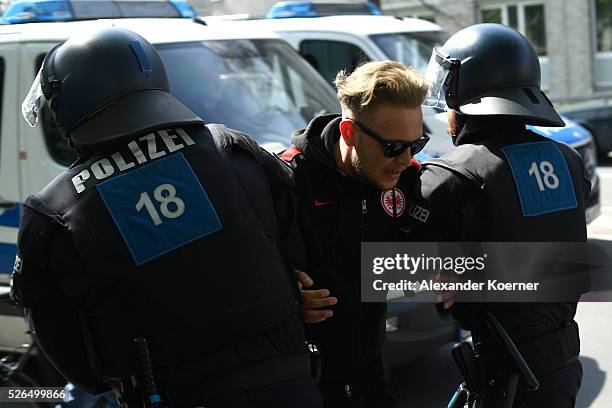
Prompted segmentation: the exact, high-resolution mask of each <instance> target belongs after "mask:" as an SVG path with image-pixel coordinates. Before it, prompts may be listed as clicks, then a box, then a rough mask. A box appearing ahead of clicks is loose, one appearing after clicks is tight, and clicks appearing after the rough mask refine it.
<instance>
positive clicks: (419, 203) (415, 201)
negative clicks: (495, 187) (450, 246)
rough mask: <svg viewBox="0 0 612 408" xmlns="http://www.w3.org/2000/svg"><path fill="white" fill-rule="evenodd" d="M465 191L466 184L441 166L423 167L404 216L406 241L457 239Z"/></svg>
mask: <svg viewBox="0 0 612 408" xmlns="http://www.w3.org/2000/svg"><path fill="white" fill-rule="evenodd" d="M466 192H467V189H466V187H465V182H464V181H463V180H461V179H460V178H459V176H457V175H455V174H453V173H451V172H450V171H448V170H446V169H444V168H441V167H437V166H425V167H423V169H422V171H421V174H420V177H419V179H418V180H417V181H416V183H415V185H414V188H413V190H412V194H411V196H410V198H409V200H408V207H407V209H406V212H405V213H404V216H403V222H404V224H405V225H406V228H405V230H406V231H408V233H409V240H410V241H419V242H429V241H432V242H433V241H453V240H458V239H457V237H456V235H457V233H458V230H459V229H460V228H461V226H460V225H459V221H460V218H461V206H462V205H463V204H464V203H465V199H466V197H465V194H466Z"/></svg>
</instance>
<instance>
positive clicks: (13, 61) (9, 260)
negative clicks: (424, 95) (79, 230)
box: [0, 18, 339, 356]
mask: <svg viewBox="0 0 612 408" xmlns="http://www.w3.org/2000/svg"><path fill="white" fill-rule="evenodd" d="M109 26H116V27H124V28H127V29H129V30H132V31H134V32H137V33H139V34H140V35H142V36H143V37H145V38H146V39H147V40H149V41H150V42H151V43H153V44H154V45H155V46H156V47H157V48H158V50H159V52H160V54H161V56H162V59H163V60H164V63H165V66H166V70H167V72H168V76H169V82H170V87H171V89H172V91H173V92H174V94H175V95H176V96H177V97H178V98H179V99H180V100H181V101H182V102H183V103H185V104H186V105H187V106H189V107H190V108H191V109H192V110H193V111H194V112H196V113H197V114H198V115H199V116H201V117H202V118H203V119H204V120H205V121H208V122H220V123H225V124H227V125H228V126H230V127H232V128H234V129H238V130H241V131H244V132H246V133H248V134H251V135H253V136H254V137H256V138H257V141H258V142H259V143H260V144H261V145H262V146H264V147H266V148H268V149H269V150H274V151H277V150H281V149H284V148H286V147H287V145H288V144H289V143H290V142H289V139H290V135H291V133H292V132H293V131H294V130H295V129H299V128H303V127H305V126H306V124H307V123H308V122H309V121H310V120H311V119H312V118H313V117H314V116H316V115H317V114H320V113H322V112H335V111H337V110H338V107H339V106H338V102H337V100H336V97H335V95H334V93H333V91H332V90H331V89H330V88H329V87H328V86H327V84H326V83H325V81H324V80H323V79H322V78H321V77H320V75H319V74H318V73H317V72H316V71H315V70H313V69H312V68H311V67H310V66H309V65H308V64H307V63H306V62H305V61H304V60H303V59H302V58H301V57H300V56H299V55H298V54H297V53H296V52H295V51H294V50H293V49H292V48H291V46H289V44H287V43H286V42H285V41H283V40H282V39H280V38H279V36H278V35H277V34H275V33H274V32H271V31H268V30H265V29H259V28H256V27H254V28H253V29H251V30H248V31H244V30H243V31H236V30H235V29H234V27H226V26H219V27H207V26H205V25H203V24H202V23H200V22H195V21H192V20H189V19H183V18H174V19H170V18H161V19H144V18H139V19H115V20H111V19H108V20H91V21H74V22H53V23H45V22H42V23H30V24H12V25H4V26H0V293H2V292H6V291H7V290H8V283H9V278H10V273H11V272H12V270H13V263H14V260H15V254H16V249H17V247H16V243H17V234H18V228H19V219H20V213H21V210H22V204H21V203H22V202H23V201H24V200H25V199H26V197H28V196H29V195H30V194H33V193H35V192H37V191H40V190H41V189H42V188H43V187H44V186H45V185H46V184H48V183H49V182H50V181H51V180H52V179H53V178H54V177H55V176H57V175H58V174H59V173H60V172H61V171H63V170H65V169H66V167H67V166H69V165H70V164H71V163H72V162H73V161H74V159H75V157H74V155H73V153H72V151H70V150H69V149H68V148H67V146H66V143H65V141H64V140H63V139H62V138H61V136H60V135H59V133H58V132H57V129H56V128H55V125H53V123H52V121H51V116H50V113H49V111H48V110H47V109H43V111H41V123H40V124H41V125H42V126H37V127H36V128H31V127H30V126H28V124H27V123H26V122H25V120H23V118H22V117H21V102H22V101H23V99H24V98H25V96H26V95H27V92H28V90H29V88H30V85H31V83H32V81H33V79H34V77H35V75H36V73H37V71H38V69H39V67H40V65H41V63H42V60H43V58H44V56H45V54H46V53H47V52H48V51H49V50H50V49H51V48H52V47H53V46H54V45H56V44H58V43H60V42H63V41H65V40H66V39H67V38H69V37H70V36H71V35H74V34H75V33H78V32H86V31H88V30H92V29H99V28H102V27H109ZM92 80H95V78H92ZM28 342H29V338H28V336H27V335H26V327H25V322H24V320H23V318H22V317H21V316H20V314H19V311H18V310H17V309H15V308H10V307H8V305H4V304H0V356H1V354H2V352H10V351H13V350H15V349H16V348H17V347H18V346H19V345H20V344H23V343H28Z"/></svg>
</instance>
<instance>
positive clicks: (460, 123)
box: [449, 109, 466, 146]
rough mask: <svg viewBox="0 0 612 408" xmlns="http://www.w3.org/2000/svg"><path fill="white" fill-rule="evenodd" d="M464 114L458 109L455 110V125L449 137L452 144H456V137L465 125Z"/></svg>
mask: <svg viewBox="0 0 612 408" xmlns="http://www.w3.org/2000/svg"><path fill="white" fill-rule="evenodd" d="M465 119H466V118H465V115H463V114H462V113H461V112H459V110H458V109H457V110H455V126H454V129H452V133H450V131H449V133H450V136H451V139H452V141H453V145H455V146H457V137H458V136H459V134H460V133H461V131H462V130H463V128H464V127H465Z"/></svg>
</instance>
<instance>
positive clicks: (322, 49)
mask: <svg viewBox="0 0 612 408" xmlns="http://www.w3.org/2000/svg"><path fill="white" fill-rule="evenodd" d="M300 54H302V57H304V58H305V59H306V60H307V61H308V62H309V63H310V64H311V65H312V66H313V67H314V68H315V69H316V70H317V71H319V73H320V74H321V75H322V76H323V78H325V80H326V81H327V82H329V83H330V84H331V83H332V82H334V80H335V79H336V74H337V73H338V72H339V71H342V70H346V72H347V74H350V73H351V72H353V71H354V70H355V68H357V67H358V66H359V65H361V64H363V63H365V62H369V61H370V59H369V58H368V56H367V55H366V53H365V52H363V51H362V50H361V48H359V47H357V46H356V45H353V44H350V43H347V42H344V41H327V40H304V41H302V43H301V44H300Z"/></svg>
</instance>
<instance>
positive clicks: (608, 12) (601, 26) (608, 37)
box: [595, 0, 612, 52]
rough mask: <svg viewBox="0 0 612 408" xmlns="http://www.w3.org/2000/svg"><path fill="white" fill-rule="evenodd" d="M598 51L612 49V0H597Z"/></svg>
mask: <svg viewBox="0 0 612 408" xmlns="http://www.w3.org/2000/svg"><path fill="white" fill-rule="evenodd" d="M595 15H596V16H597V25H596V30H597V51H598V52H610V51H612V0H596V1H595Z"/></svg>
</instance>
